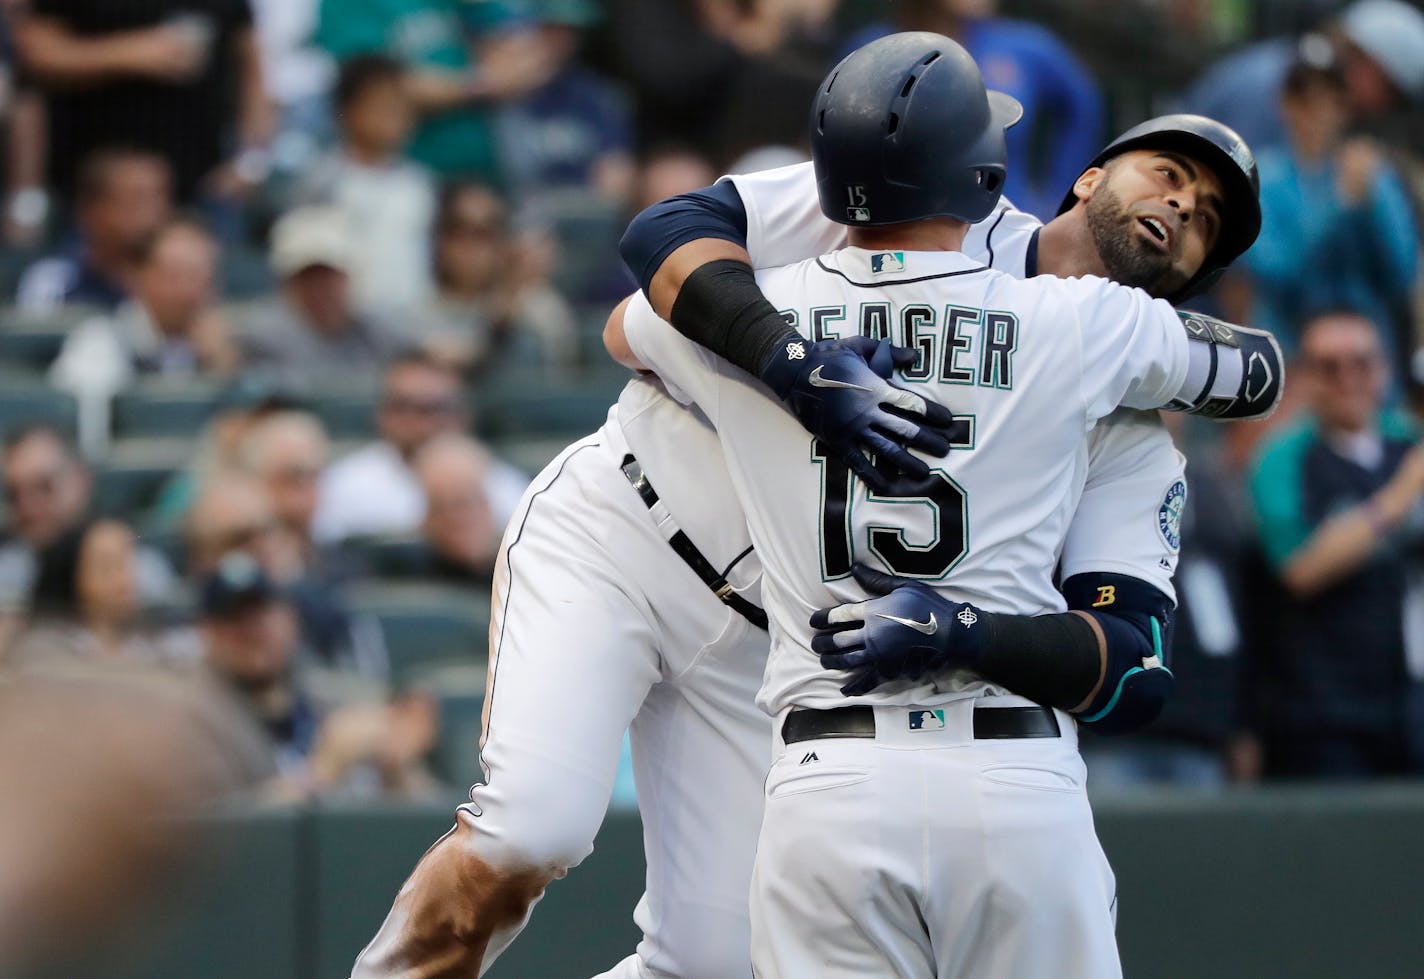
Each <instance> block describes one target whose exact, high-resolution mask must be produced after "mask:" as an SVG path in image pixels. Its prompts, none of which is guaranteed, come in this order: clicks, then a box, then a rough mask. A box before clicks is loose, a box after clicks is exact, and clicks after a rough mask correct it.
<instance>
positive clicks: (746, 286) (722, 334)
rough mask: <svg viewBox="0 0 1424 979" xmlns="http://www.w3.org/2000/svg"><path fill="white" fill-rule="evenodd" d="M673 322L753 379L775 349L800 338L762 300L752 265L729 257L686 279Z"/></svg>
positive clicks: (674, 312) (710, 263) (758, 375)
mask: <svg viewBox="0 0 1424 979" xmlns="http://www.w3.org/2000/svg"><path fill="white" fill-rule="evenodd" d="M671 322H672V325H673V326H674V327H676V328H677V331H678V332H679V333H681V334H682V335H683V336H685V337H687V338H688V339H689V340H692V341H693V342H695V343H697V344H699V345H701V346H703V347H706V348H707V349H708V350H710V351H712V352H713V353H714V354H716V355H717V356H719V357H721V358H722V359H723V360H726V361H728V362H729V363H732V364H735V365H737V366H738V367H740V368H742V369H743V370H745V371H749V372H750V373H752V374H754V375H756V376H757V377H760V376H761V374H762V369H763V367H765V365H766V363H767V361H768V360H770V359H771V355H772V353H773V352H774V351H776V350H779V349H780V348H781V347H782V346H783V345H784V344H786V343H793V342H796V341H798V340H800V339H801V334H799V333H797V332H796V331H795V330H794V329H792V328H791V327H790V326H788V325H787V323H786V321H785V320H783V319H782V318H781V314H780V313H778V312H777V311H776V308H775V307H773V306H772V305H771V303H769V302H767V301H766V297H765V296H763V295H762V293H761V288H760V287H759V286H758V285H757V282H756V276H755V274H754V273H753V272H752V268H751V266H750V265H748V264H747V263H746V262H738V261H736V260H735V259H729V258H724V259H719V260H717V261H713V262H708V263H706V264H705V265H702V266H699V267H698V268H697V269H696V270H695V271H694V272H693V273H692V274H691V275H689V276H688V277H687V280H686V281H685V282H683V284H682V289H681V291H679V292H678V294H677V301H676V302H674V303H673V307H672V316H671Z"/></svg>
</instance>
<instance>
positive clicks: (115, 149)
mask: <svg viewBox="0 0 1424 979" xmlns="http://www.w3.org/2000/svg"><path fill="white" fill-rule="evenodd" d="M134 161H141V162H144V163H152V164H156V165H157V166H160V167H162V168H163V173H164V175H165V176H168V177H171V176H172V170H171V168H170V167H169V165H168V161H167V160H166V159H165V158H164V157H162V156H161V155H159V154H158V153H154V152H152V151H151V150H144V149H139V148H137V147H133V146H105V147H100V148H99V149H97V150H94V151H93V152H92V153H90V154H89V155H88V156H86V157H85V158H84V159H83V160H82V161H81V162H80V164H79V171H78V173H76V174H75V177H74V199H75V201H76V202H77V203H78V204H80V205H81V206H82V205H84V204H92V203H93V202H94V201H95V200H97V199H99V198H100V197H103V196H104V194H105V193H107V192H108V189H109V179H110V178H111V177H112V176H113V172H114V170H115V169H117V168H118V167H119V166H120V165H121V164H124V163H132V162H134Z"/></svg>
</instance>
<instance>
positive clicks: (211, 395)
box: [113, 380, 222, 438]
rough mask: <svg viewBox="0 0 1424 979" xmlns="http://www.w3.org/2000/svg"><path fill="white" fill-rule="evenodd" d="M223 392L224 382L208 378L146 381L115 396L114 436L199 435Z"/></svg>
mask: <svg viewBox="0 0 1424 979" xmlns="http://www.w3.org/2000/svg"><path fill="white" fill-rule="evenodd" d="M221 391H222V388H221V386H220V385H217V384H213V383H211V382H204V381H189V380H184V381H165V380H150V381H142V382H140V383H139V384H136V385H135V386H134V387H132V388H130V389H129V390H127V391H124V392H123V393H122V394H120V395H119V396H118V397H116V398H115V399H114V414H113V432H114V435H115V437H118V438H122V437H126V436H169V437H171V436H193V435H196V434H198V432H199V431H201V430H202V427H203V425H205V424H206V423H207V421H208V418H209V417H211V415H212V413H213V411H214V409H215V408H216V406H217V401H218V397H219V395H220V393H221Z"/></svg>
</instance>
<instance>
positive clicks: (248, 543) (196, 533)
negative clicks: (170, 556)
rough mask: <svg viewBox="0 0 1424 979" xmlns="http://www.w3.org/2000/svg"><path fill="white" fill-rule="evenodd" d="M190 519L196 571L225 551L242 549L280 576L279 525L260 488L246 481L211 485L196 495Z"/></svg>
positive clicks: (203, 570) (282, 550)
mask: <svg viewBox="0 0 1424 979" xmlns="http://www.w3.org/2000/svg"><path fill="white" fill-rule="evenodd" d="M191 519H192V531H191V536H190V539H189V556H190V558H191V559H192V565H193V571H194V573H195V574H204V573H206V572H207V571H208V570H210V569H211V568H213V567H216V565H217V563H218V561H220V560H222V557H223V555H224V554H228V553H230V552H232V551H241V552H242V553H244V554H250V555H251V556H252V558H253V559H254V560H255V561H256V562H257V563H258V564H260V565H262V567H263V569H264V570H266V571H267V573H268V574H272V575H274V576H278V577H280V575H279V574H278V572H279V571H280V570H281V565H282V561H283V558H284V556H285V548H284V540H283V534H282V526H281V524H280V522H279V521H278V520H277V515H276V513H275V512H274V511H273V509H272V504H271V502H270V501H268V499H267V497H266V495H265V494H264V493H263V492H262V491H261V490H260V489H259V488H257V487H255V486H252V485H250V484H247V483H230V484H228V485H226V486H217V487H213V488H211V489H209V490H208V491H207V492H206V493H205V494H204V495H203V496H202V497H200V498H199V499H198V502H197V504H196V505H195V509H194V513H193V515H192V518H191Z"/></svg>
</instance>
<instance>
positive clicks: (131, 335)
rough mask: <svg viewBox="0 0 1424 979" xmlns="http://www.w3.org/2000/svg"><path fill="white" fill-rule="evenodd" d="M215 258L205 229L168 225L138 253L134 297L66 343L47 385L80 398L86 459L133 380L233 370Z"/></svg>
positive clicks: (233, 350)
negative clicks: (216, 299)
mask: <svg viewBox="0 0 1424 979" xmlns="http://www.w3.org/2000/svg"><path fill="white" fill-rule="evenodd" d="M217 257H218V253H217V244H216V243H215V242H214V241H213V238H212V236H211V235H210V234H209V233H208V231H207V229H206V228H204V227H203V226H202V225H201V224H198V223H195V222H194V221H192V220H190V219H186V218H174V219H170V220H169V221H168V222H167V223H166V224H163V225H160V226H159V228H158V229H157V230H155V231H154V232H153V233H152V234H151V235H149V237H148V239H147V241H145V242H144V244H143V246H142V247H141V248H140V250H139V254H138V266H137V268H136V270H135V275H134V297H133V299H132V300H129V301H127V302H125V303H123V304H122V305H121V306H120V307H119V308H118V309H117V310H116V311H115V312H114V314H113V315H112V316H101V317H96V318H94V319H91V320H87V321H85V322H83V323H81V324H80V325H79V326H78V327H76V328H75V330H74V332H72V333H70V335H69V336H68V337H67V338H66V340H65V342H64V347H63V349H62V350H61V351H60V354H59V358H58V359H57V360H56V361H55V362H54V364H53V365H52V366H51V367H50V372H49V379H50V383H51V384H53V385H54V386H55V387H57V388H60V389H61V390H64V391H68V392H70V393H71V394H73V395H74V396H75V398H76V399H78V401H79V411H80V435H81V441H82V442H83V444H84V446H85V449H86V451H88V452H89V454H91V455H95V454H98V453H99V452H100V451H102V449H103V448H104V447H105V446H106V445H107V442H108V437H109V401H110V399H111V398H112V397H113V396H114V395H115V394H118V393H119V392H120V391H122V390H123V389H124V388H126V387H128V385H129V384H130V383H132V382H133V381H134V379H135V378H136V377H139V376H163V377H192V376H196V375H199V374H205V375H210V376H220V375H224V374H228V373H231V372H232V371H234V370H235V369H236V368H237V366H238V360H239V354H238V349H237V345H236V343H235V342H234V340H233V338H232V335H231V333H230V331H229V329H228V326H227V321H226V320H225V319H224V318H223V317H222V315H221V314H220V313H219V312H218V311H217V309H216V308H215V307H214V304H213V275H214V271H215V268H216V265H217Z"/></svg>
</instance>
